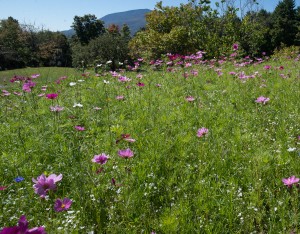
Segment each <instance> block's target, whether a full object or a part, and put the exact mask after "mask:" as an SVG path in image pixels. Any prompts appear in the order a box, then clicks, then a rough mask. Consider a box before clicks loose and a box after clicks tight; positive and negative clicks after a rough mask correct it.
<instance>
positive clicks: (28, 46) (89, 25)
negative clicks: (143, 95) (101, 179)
mask: <svg viewBox="0 0 300 234" xmlns="http://www.w3.org/2000/svg"><path fill="white" fill-rule="evenodd" d="M257 4H259V3H258V1H257V0H245V1H243V4H242V3H241V1H237V0H221V1H220V2H218V3H216V6H215V7H212V6H211V2H210V1H209V0H190V1H189V2H188V3H187V4H181V5H180V6H179V7H169V6H163V5H162V2H158V3H157V4H156V6H155V9H154V10H153V11H151V12H150V13H148V14H147V15H146V22H147V24H146V27H145V28H143V29H141V30H140V31H139V32H137V33H136V34H135V35H134V36H133V37H131V36H130V35H131V34H130V29H129V27H128V26H127V25H123V27H122V28H119V26H117V25H114V24H113V25H110V26H109V27H108V28H105V27H104V22H103V21H101V20H99V19H97V17H96V16H95V15H84V16H82V17H81V16H75V17H74V21H73V24H72V28H73V29H74V30H75V33H76V34H75V35H74V36H73V37H72V38H67V37H66V36H64V35H63V34H62V33H60V32H51V31H49V30H39V29H36V28H34V27H33V26H31V25H22V24H20V23H19V22H18V21H17V20H16V19H14V18H12V17H8V18H7V19H4V20H1V21H0V69H13V68H20V67H26V66H30V67H36V66H73V67H86V66H88V65H90V66H94V67H97V66H101V65H103V64H106V63H107V61H109V63H110V66H111V69H116V68H117V67H118V66H119V64H123V63H124V61H128V63H130V61H131V58H134V57H143V58H148V59H155V58H159V57H161V56H162V55H164V54H167V53H173V54H189V53H195V52H196V51H199V50H203V51H205V52H207V56H210V57H220V56H224V55H229V54H230V52H232V45H233V44H234V43H235V44H238V45H239V51H240V53H241V54H243V55H249V56H260V55H261V53H262V52H265V53H267V54H272V53H273V52H274V50H276V49H280V48H283V47H289V46H300V7H298V8H296V7H295V0H282V1H280V2H279V3H278V4H277V6H276V8H275V10H274V11H273V12H267V11H266V10H264V9H261V10H255V6H256V5H257Z"/></svg>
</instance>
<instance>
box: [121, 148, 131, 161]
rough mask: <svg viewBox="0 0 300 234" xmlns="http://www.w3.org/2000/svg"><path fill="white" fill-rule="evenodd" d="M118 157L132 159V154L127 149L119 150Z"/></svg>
mask: <svg viewBox="0 0 300 234" xmlns="http://www.w3.org/2000/svg"><path fill="white" fill-rule="evenodd" d="M118 155H119V156H120V157H122V158H126V159H127V158H132V157H133V152H132V151H131V150H130V149H129V148H128V149H125V150H119V151H118Z"/></svg>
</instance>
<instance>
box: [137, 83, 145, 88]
mask: <svg viewBox="0 0 300 234" xmlns="http://www.w3.org/2000/svg"><path fill="white" fill-rule="evenodd" d="M136 85H137V86H139V87H144V86H145V84H144V83H141V82H138V83H137V84H136Z"/></svg>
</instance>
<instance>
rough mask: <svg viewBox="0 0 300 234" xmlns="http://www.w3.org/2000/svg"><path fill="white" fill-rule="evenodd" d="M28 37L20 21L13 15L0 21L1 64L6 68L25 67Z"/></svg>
mask: <svg viewBox="0 0 300 234" xmlns="http://www.w3.org/2000/svg"><path fill="white" fill-rule="evenodd" d="M27 54H28V53H27V50H26V39H25V38H24V37H23V34H22V28H21V27H20V25H19V22H18V21H17V20H15V19H14V18H12V17H9V18H8V19H7V20H1V22H0V64H1V65H0V66H1V68H2V69H4V68H17V67H23V66H24V65H25V64H24V60H25V57H26V55H27Z"/></svg>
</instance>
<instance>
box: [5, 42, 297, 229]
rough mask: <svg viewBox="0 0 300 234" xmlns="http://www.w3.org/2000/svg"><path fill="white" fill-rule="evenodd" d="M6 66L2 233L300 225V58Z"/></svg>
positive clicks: (176, 57) (199, 56)
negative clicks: (117, 65) (113, 68)
mask: <svg viewBox="0 0 300 234" xmlns="http://www.w3.org/2000/svg"><path fill="white" fill-rule="evenodd" d="M232 52H234V54H232V55H231V56H227V57H223V58H220V59H211V60H206V59H205V52H202V51H199V52H198V53H196V54H193V55H186V56H183V55H170V54H168V55H166V56H165V57H164V58H163V59H161V60H155V61H145V60H143V59H142V58H140V59H137V60H136V62H135V63H134V65H133V66H125V65H124V66H121V67H120V69H118V70H116V71H109V70H105V69H103V70H101V71H100V70H99V71H98V73H95V72H94V70H85V71H84V72H80V71H75V70H74V69H71V68H70V69H67V68H66V69H58V68H39V69H31V68H27V69H21V70H12V71H2V72H0V87H1V90H0V91H1V96H0V120H1V121H0V131H1V135H0V155H1V161H0V197H1V203H0V206H1V211H2V212H0V230H1V231H0V233H149V234H150V233H157V234H158V233H299V232H300V225H299V223H300V200H299V198H300V190H299V178H300V117H299V111H300V105H299V102H300V70H299V67H300V64H299V60H300V55H297V54H291V55H285V54H282V55H281V56H277V57H276V56H273V57H267V56H266V55H262V56H261V58H250V57H238V45H237V44H235V45H234V46H233V51H232Z"/></svg>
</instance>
